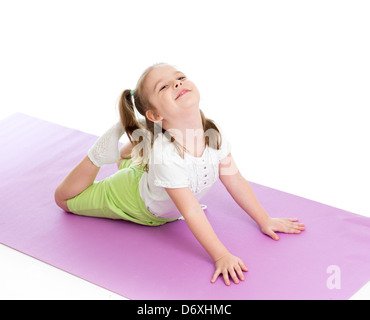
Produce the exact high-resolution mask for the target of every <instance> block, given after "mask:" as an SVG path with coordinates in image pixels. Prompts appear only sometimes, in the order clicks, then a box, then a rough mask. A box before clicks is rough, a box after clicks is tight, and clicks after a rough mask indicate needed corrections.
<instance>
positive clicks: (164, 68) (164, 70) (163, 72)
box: [146, 65, 177, 81]
mask: <svg viewBox="0 0 370 320" xmlns="http://www.w3.org/2000/svg"><path fill="white" fill-rule="evenodd" d="M174 72H177V69H176V68H174V67H172V66H169V65H161V66H155V67H153V69H152V70H150V71H149V73H148V75H147V77H146V79H147V80H149V81H158V80H159V79H160V78H163V77H166V76H167V75H172V74H173V73H174Z"/></svg>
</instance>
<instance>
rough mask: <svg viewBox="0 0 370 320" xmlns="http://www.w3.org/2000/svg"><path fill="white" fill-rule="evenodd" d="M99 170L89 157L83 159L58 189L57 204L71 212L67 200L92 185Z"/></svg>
mask: <svg viewBox="0 0 370 320" xmlns="http://www.w3.org/2000/svg"><path fill="white" fill-rule="evenodd" d="M99 169H100V168H99V167H97V166H95V165H94V164H93V163H92V161H91V160H90V159H89V157H88V156H86V157H85V158H83V159H82V161H81V162H80V163H79V164H78V165H77V166H76V167H75V168H74V169H73V170H72V171H71V172H70V173H69V174H68V176H67V177H66V178H65V179H64V180H63V181H62V183H61V184H60V185H59V186H58V188H57V189H56V191H55V202H56V204H57V205H58V206H59V207H61V208H62V209H63V210H65V211H69V209H68V206H67V200H68V199H71V198H73V197H75V196H77V195H78V194H80V193H81V192H82V191H84V190H85V189H86V188H88V187H89V186H90V185H92V184H93V183H94V181H95V178H96V176H97V174H98V172H99Z"/></svg>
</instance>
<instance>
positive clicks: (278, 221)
mask: <svg viewBox="0 0 370 320" xmlns="http://www.w3.org/2000/svg"><path fill="white" fill-rule="evenodd" d="M296 221H298V219H297V218H268V219H267V220H266V221H265V222H264V224H263V225H262V226H260V228H261V231H262V232H263V233H264V234H267V235H268V236H270V237H271V238H272V239H274V240H279V237H278V235H277V234H276V233H275V232H284V233H301V231H303V230H304V229H305V227H304V224H303V223H298V222H296Z"/></svg>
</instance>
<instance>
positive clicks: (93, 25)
mask: <svg viewBox="0 0 370 320" xmlns="http://www.w3.org/2000/svg"><path fill="white" fill-rule="evenodd" d="M369 16H370V3H369V2H368V1H356V0H351V1H340V0H336V1H327V0H320V1H316V0H311V1H298V0H294V1H285V0H284V1H278V0H275V1H263V0H260V1H245V0H243V1H237V0H228V1H218V0H212V1H210V0H187V1H173V0H168V1H167V0H156V1H149V0H147V1H142V0H141V1H140V0H135V1H123V0H121V1H112V0H108V1H102V0H100V1H94V0H89V1H82V0H74V1H70V0H64V1H51V0H48V1H40V0H33V1H19V0H12V1H5V0H0V45H1V50H0V90H1V93H0V110H1V111H0V119H2V118H4V117H6V116H8V115H10V114H12V113H14V112H23V113H26V114H28V115H31V116H35V117H38V118H41V119H44V120H48V121H51V122H55V123H59V124H62V125H64V126H68V127H71V128H76V129H79V130H81V131H85V132H88V133H92V134H96V135H100V134H102V133H103V132H104V131H105V130H106V129H108V128H109V127H110V126H111V125H112V124H113V123H114V122H115V121H116V120H117V119H118V111H117V99H118V97H119V95H120V93H121V91H122V90H124V89H126V88H129V89H133V88H134V87H135V84H136V81H137V79H138V77H139V76H140V74H141V73H142V71H143V70H144V69H145V68H146V67H148V66H150V65H152V64H153V63H156V62H168V63H170V64H173V65H175V66H176V67H178V68H179V69H180V70H182V71H183V72H185V73H186V74H187V75H188V77H189V78H191V79H192V80H193V81H194V82H195V83H196V85H197V86H198V88H199V90H200V92H201V98H202V100H201V108H202V110H203V111H204V112H205V114H206V116H207V117H209V118H211V119H214V120H216V122H217V123H219V124H220V125H221V126H222V128H223V130H224V132H225V133H226V136H227V138H228V139H229V140H230V141H231V142H232V146H233V149H232V153H233V155H234V158H235V159H236V162H237V165H238V167H239V168H240V170H241V171H242V173H243V174H244V176H245V177H246V178H247V179H248V180H250V181H253V182H257V183H260V184H263V185H266V186H269V187H273V188H276V189H279V190H282V191H286V192H289V193H293V194H296V195H299V196H302V197H305V198H309V199H312V200H315V201H318V202H322V203H325V204H328V205H331V206H334V207H338V208H341V209H344V210H348V211H351V212H355V213H358V214H361V215H365V216H368V217H370V204H369V191H370V188H369V179H370V170H369V163H370V152H369V137H370V127H369V113H368V109H369V106H370V95H369V89H370V77H369V75H370V59H369V57H370V42H369V39H370V19H369ZM20 147H21V146H20ZM55 147H56V148H57V147H58V146H55ZM24 156H25V158H27V155H24ZM0 183H3V182H0ZM283 215H284V213H282V216H283ZM0 261H1V263H0V298H2V299H13V298H15V299H28V298H32V299H55V298H60V299H64V298H71V299H84V298H87V299H95V298H96V299H115V298H118V299H119V298H120V297H119V296H117V295H115V294H113V293H111V292H109V291H106V290H104V289H101V288H99V287H96V286H94V285H92V284H90V283H87V282H85V281H83V280H81V279H78V278H76V277H73V276H71V275H69V274H66V273H65V272H63V271H60V270H58V269H55V268H52V267H50V266H48V265H46V264H44V263H42V262H39V261H37V260H35V259H32V258H30V257H28V256H25V255H23V254H20V253H18V252H16V251H14V250H12V249H9V248H7V247H5V246H2V245H1V246H0ZM246 263H247V262H246ZM210 276H211V275H210ZM245 285H247V283H246V284H245ZM355 297H357V298H365V299H369V297H370V290H369V285H368V286H366V287H365V288H363V290H361V291H360V292H359V293H358V294H357V295H356V296H355Z"/></svg>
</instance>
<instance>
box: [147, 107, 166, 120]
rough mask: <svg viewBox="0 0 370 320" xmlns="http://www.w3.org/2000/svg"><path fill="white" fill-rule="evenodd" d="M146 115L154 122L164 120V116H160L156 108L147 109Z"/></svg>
mask: <svg viewBox="0 0 370 320" xmlns="http://www.w3.org/2000/svg"><path fill="white" fill-rule="evenodd" d="M145 115H146V117H147V118H148V119H149V120H150V121H152V122H158V121H162V120H163V117H162V116H160V115H159V114H158V113H157V112H156V111H154V110H147V112H145Z"/></svg>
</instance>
